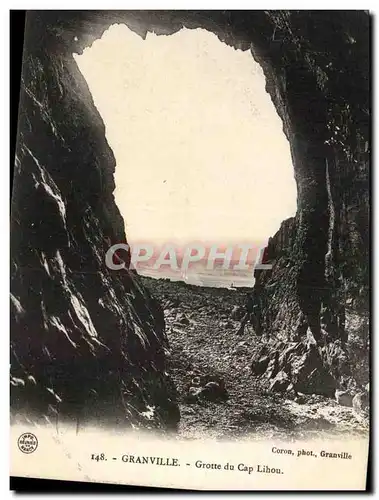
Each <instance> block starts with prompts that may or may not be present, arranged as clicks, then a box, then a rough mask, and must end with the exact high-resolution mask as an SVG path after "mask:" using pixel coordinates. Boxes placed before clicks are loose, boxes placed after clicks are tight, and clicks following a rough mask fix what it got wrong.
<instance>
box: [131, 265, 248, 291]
mask: <svg viewBox="0 0 379 500" xmlns="http://www.w3.org/2000/svg"><path fill="white" fill-rule="evenodd" d="M137 271H138V274H141V275H142V276H148V277H150V278H168V279H170V280H172V281H184V282H185V283H188V284H190V285H198V286H205V287H216V288H239V287H252V286H253V285H254V281H255V279H254V276H253V269H252V268H249V269H248V270H246V271H242V270H239V271H236V270H233V269H222V267H217V268H215V269H211V270H209V269H206V268H204V267H197V268H196V267H194V268H189V269H188V270H187V272H185V273H182V272H181V271H173V270H172V269H170V268H168V267H167V266H166V268H163V269H159V270H155V269H153V268H151V267H140V268H138V269H137Z"/></svg>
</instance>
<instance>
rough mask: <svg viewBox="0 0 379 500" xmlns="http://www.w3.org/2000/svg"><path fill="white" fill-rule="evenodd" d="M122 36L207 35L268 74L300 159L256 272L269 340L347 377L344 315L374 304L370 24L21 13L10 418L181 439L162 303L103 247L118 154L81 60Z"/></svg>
mask: <svg viewBox="0 0 379 500" xmlns="http://www.w3.org/2000/svg"><path fill="white" fill-rule="evenodd" d="M117 23H119V24H125V25H126V26H128V27H129V28H130V29H131V30H133V31H135V32H136V33H138V35H139V36H141V37H142V38H145V37H146V34H147V33H148V32H152V33H155V34H157V35H160V34H162V35H169V34H173V33H176V32H178V31H179V30H181V29H182V28H183V27H184V28H186V29H197V28H202V29H205V30H208V31H211V32H212V33H214V34H215V35H216V36H217V37H218V38H219V39H220V41H222V42H223V43H225V44H227V45H230V46H232V47H234V48H235V49H238V50H242V51H250V52H251V55H252V57H253V58H254V59H255V60H256V61H257V62H258V63H259V64H260V66H261V67H262V68H263V71H264V75H265V78H266V90H267V92H268V93H269V94H270V96H271V99H272V101H273V103H274V105H275V108H276V110H277V113H278V115H279V116H280V118H281V120H282V122H283V130H284V132H285V134H286V137H287V139H288V141H289V144H290V148H291V155H292V163H293V166H294V174H295V179H296V184H297V212H296V215H295V216H294V217H292V218H290V219H287V220H285V221H283V223H282V225H281V227H280V229H279V230H278V232H277V233H276V234H274V235H273V236H272V238H270V240H269V244H268V254H269V258H270V260H272V261H273V262H274V267H273V269H272V271H270V272H268V271H256V276H255V279H256V282H255V286H254V288H255V289H256V290H263V289H265V290H269V291H268V292H266V291H265V292H262V293H261V295H262V299H261V306H260V307H261V311H260V318H261V325H262V329H263V331H264V332H266V333H268V334H270V335H273V333H275V332H278V333H279V334H280V336H281V338H282V340H283V339H287V341H288V340H289V339H290V340H293V339H297V340H298V341H299V346H300V348H299V349H300V350H301V349H302V345H303V344H302V342H304V341H305V340H304V339H305V337H306V336H308V335H309V334H311V335H312V336H313V338H314V339H315V340H316V342H318V341H320V339H322V338H324V340H325V342H326V344H325V347H324V351H323V352H324V354H325V357H326V358H327V359H328V360H329V361H330V359H331V357H333V356H335V357H336V359H337V365H338V362H339V360H340V359H341V358H342V357H343V356H342V354H343V353H344V352H345V347H344V343H345V342H346V321H345V319H346V314H345V304H346V302H347V301H348V303H349V304H350V305H351V307H353V308H354V310H356V311H363V312H366V313H367V308H368V302H369V256H368V251H369V223H368V220H369V197H368V196H369V158H370V143H369V142H370V141H369V126H370V117H369V110H370V96H369V75H370V72H369V52H368V46H369V36H370V16H369V14H368V13H366V12H359V11H356V12H348V11H334V12H332V13H329V12H324V11H312V12H309V11H243V12H242V11H103V12H100V11H35V12H31V13H30V16H29V17H28V21H27V24H28V25H27V40H26V45H25V51H24V56H23V57H24V60H23V75H22V82H21V83H22V85H21V95H20V116H19V128H18V130H19V135H18V144H17V151H16V160H15V177H14V191H13V198H12V222H11V224H12V236H11V252H12V272H11V292H12V295H11V299H12V336H11V384H12V391H11V403H12V411H13V414H14V418H15V419H17V418H21V417H20V415H22V414H23V413H25V412H26V413H27V414H32V415H34V417H35V418H36V419H37V420H42V421H45V420H51V419H54V418H56V416H57V415H59V417H61V418H68V419H70V418H76V419H77V418H78V415H80V418H81V419H82V420H87V421H98V422H102V419H103V415H104V413H107V412H108V411H109V409H110V408H111V409H112V411H111V412H110V414H109V418H108V417H107V424H108V425H112V426H114V425H126V426H128V425H129V426H131V425H133V426H138V425H141V426H143V427H148V428H149V427H151V428H155V429H157V428H159V429H162V430H165V429H175V428H176V426H177V424H178V421H179V418H180V415H179V410H178V405H177V401H176V389H175V387H174V384H173V383H172V380H171V377H170V374H169V373H168V372H167V353H168V344H167V337H166V334H165V325H164V318H163V313H162V310H161V307H160V305H159V303H158V302H157V300H156V299H155V298H154V297H153V296H152V295H151V294H150V292H149V291H148V289H147V288H146V287H144V286H142V285H141V283H140V281H139V278H138V276H137V275H136V274H135V273H133V272H123V273H118V274H117V273H110V272H109V271H108V270H107V269H106V266H105V265H104V261H103V254H104V252H105V251H106V248H107V241H106V237H110V238H111V240H112V241H117V242H127V236H128V235H127V232H125V228H124V222H123V219H122V217H121V215H120V212H119V210H118V208H117V206H116V204H115V200H114V189H115V183H114V173H115V158H114V155H113V152H112V150H111V148H110V147H109V145H108V143H107V140H106V137H105V128H104V123H103V121H102V119H101V117H100V115H99V113H98V111H97V109H96V107H95V105H94V102H93V99H92V96H91V93H90V91H89V88H88V85H87V83H86V82H85V80H84V78H83V76H82V74H81V73H80V71H79V70H78V68H77V65H76V63H75V61H74V58H73V54H74V53H77V54H81V53H82V52H83V50H84V49H85V48H86V47H88V46H90V45H91V44H92V43H93V42H94V41H95V40H97V39H98V38H100V37H101V36H102V34H103V33H104V31H106V30H107V29H108V28H109V26H111V25H113V24H117ZM353 180H354V182H352V181H353ZM272 284H275V286H274V287H272V286H270V287H268V286H267V285H272ZM325 332H326V333H325ZM341 353H342V354H341ZM344 359H345V358H344ZM329 361H328V362H329ZM342 364H343V366H337V368H336V366H335V363H332V364H331V365H330V366H329V367H328V369H329V372H330V373H329V375H330V377H332V379H333V380H334V382H335V384H337V382H338V378H339V377H341V375H342V374H346V372H348V371H349V369H350V368H349V366H347V367H346V366H345V365H346V363H345V361H344V362H343V363H342ZM84 366H85V369H84ZM67 374H69V376H68V375H67ZM335 384H334V385H333V383H331V387H332V389H334V388H335ZM147 408H149V409H153V410H152V411H150V410H149V411H148V412H147ZM147 414H148V415H149V417H148V418H147V417H146V415H147Z"/></svg>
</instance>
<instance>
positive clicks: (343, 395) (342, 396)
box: [335, 389, 353, 406]
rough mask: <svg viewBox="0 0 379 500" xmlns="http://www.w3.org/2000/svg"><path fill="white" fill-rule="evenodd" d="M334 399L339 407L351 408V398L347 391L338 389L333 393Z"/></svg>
mask: <svg viewBox="0 0 379 500" xmlns="http://www.w3.org/2000/svg"><path fill="white" fill-rule="evenodd" d="M335 398H336V401H337V403H338V404H339V405H341V406H353V396H352V394H350V393H349V392H348V391H341V390H339V389H337V390H336V392H335Z"/></svg>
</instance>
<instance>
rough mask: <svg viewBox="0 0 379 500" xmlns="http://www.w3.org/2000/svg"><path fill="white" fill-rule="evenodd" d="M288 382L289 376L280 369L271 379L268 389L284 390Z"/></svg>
mask: <svg viewBox="0 0 379 500" xmlns="http://www.w3.org/2000/svg"><path fill="white" fill-rule="evenodd" d="M289 384H290V380H289V377H288V375H287V373H285V372H284V371H280V372H279V373H278V374H277V375H276V376H275V378H274V379H273V380H272V381H271V383H270V386H269V389H270V391H274V392H285V391H286V390H287V388H288V386H289Z"/></svg>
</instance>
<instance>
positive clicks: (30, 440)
mask: <svg viewBox="0 0 379 500" xmlns="http://www.w3.org/2000/svg"><path fill="white" fill-rule="evenodd" d="M17 444H18V447H19V449H20V451H22V453H33V451H36V449H37V447H38V439H37V438H36V436H35V435H34V434H32V433H31V432H25V433H24V434H21V436H20V437H19V438H18V441H17Z"/></svg>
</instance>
